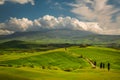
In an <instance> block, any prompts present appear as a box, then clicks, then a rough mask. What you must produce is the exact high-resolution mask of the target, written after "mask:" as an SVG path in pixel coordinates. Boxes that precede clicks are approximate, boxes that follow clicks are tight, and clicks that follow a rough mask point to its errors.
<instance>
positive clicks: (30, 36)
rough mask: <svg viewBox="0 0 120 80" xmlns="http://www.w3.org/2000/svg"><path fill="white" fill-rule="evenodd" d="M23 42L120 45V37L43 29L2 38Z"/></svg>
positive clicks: (2, 39)
mask: <svg viewBox="0 0 120 80" xmlns="http://www.w3.org/2000/svg"><path fill="white" fill-rule="evenodd" d="M8 40H22V41H32V42H40V43H120V35H99V34H95V33H92V32H88V31H80V30H68V29H59V30H58V29H53V30H49V29H41V30H40V31H31V32H17V33H14V34H11V35H6V36H5V35H4V36H0V41H8Z"/></svg>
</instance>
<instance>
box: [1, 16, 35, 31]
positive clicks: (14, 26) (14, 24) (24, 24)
mask: <svg viewBox="0 0 120 80" xmlns="http://www.w3.org/2000/svg"><path fill="white" fill-rule="evenodd" d="M31 26H33V22H32V21H31V20H28V19H27V18H22V19H17V18H10V20H8V21H7V22H5V23H0V28H1V29H7V30H9V31H14V32H16V31H26V30H27V29H28V27H31Z"/></svg>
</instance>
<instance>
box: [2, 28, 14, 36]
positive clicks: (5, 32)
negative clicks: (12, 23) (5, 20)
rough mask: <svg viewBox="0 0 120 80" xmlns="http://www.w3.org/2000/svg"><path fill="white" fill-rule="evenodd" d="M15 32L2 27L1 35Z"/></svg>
mask: <svg viewBox="0 0 120 80" xmlns="http://www.w3.org/2000/svg"><path fill="white" fill-rule="evenodd" d="M13 33H14V31H9V30H2V29H0V35H9V34H13Z"/></svg>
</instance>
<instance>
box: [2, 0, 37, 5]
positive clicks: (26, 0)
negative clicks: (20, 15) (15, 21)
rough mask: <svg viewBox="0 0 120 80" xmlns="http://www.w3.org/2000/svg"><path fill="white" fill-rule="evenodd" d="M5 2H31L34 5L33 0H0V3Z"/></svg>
mask: <svg viewBox="0 0 120 80" xmlns="http://www.w3.org/2000/svg"><path fill="white" fill-rule="evenodd" d="M5 2H12V3H19V4H26V3H31V4H32V5H34V4H35V3H34V0H0V5H3V4H5Z"/></svg>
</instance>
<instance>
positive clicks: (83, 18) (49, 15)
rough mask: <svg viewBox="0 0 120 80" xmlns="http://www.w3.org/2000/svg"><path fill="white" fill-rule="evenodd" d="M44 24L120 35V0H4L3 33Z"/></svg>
mask: <svg viewBox="0 0 120 80" xmlns="http://www.w3.org/2000/svg"><path fill="white" fill-rule="evenodd" d="M43 28H45V29H64V28H65V29H66V28H67V29H72V30H84V31H90V32H94V33H97V34H107V35H120V0H0V35H9V34H13V33H15V32H25V31H39V30H40V29H43Z"/></svg>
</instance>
